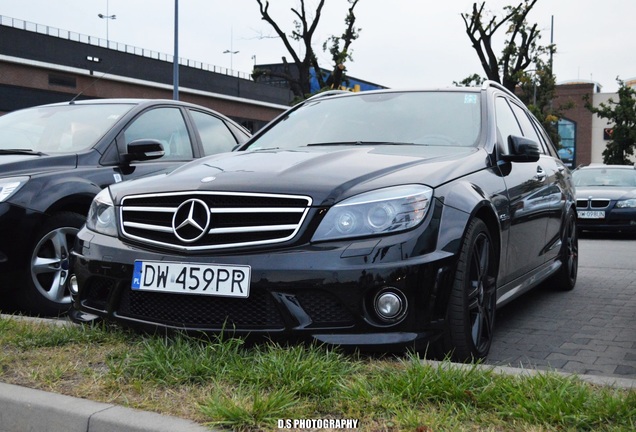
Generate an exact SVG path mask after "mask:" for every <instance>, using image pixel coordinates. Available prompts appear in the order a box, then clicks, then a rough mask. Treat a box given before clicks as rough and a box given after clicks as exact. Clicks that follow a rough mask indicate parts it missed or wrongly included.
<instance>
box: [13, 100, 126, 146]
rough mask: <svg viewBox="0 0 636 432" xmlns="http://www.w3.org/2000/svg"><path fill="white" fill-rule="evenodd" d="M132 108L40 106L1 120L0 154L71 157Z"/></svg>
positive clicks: (120, 105) (98, 137)
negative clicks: (36, 154) (71, 154)
mask: <svg viewBox="0 0 636 432" xmlns="http://www.w3.org/2000/svg"><path fill="white" fill-rule="evenodd" d="M133 106H134V105H132V104H94V105H81V104H79V105H63V106H42V107H36V108H29V109H24V110H20V111H14V112H12V113H9V114H5V115H4V116H1V117H0V150H2V151H3V153H7V152H9V151H15V152H16V153H18V152H23V153H24V152H26V151H30V152H34V153H37V152H41V153H44V154H49V153H72V152H77V151H80V150H84V149H87V148H90V147H92V146H93V145H95V143H96V142H97V141H98V140H99V139H100V138H101V137H102V136H104V134H105V133H106V132H107V131H108V130H109V129H110V128H111V127H112V126H113V125H114V124H115V122H116V121H117V120H119V119H120V118H121V117H122V116H123V115H124V114H125V113H126V112H128V111H130V110H131V109H132V108H133Z"/></svg>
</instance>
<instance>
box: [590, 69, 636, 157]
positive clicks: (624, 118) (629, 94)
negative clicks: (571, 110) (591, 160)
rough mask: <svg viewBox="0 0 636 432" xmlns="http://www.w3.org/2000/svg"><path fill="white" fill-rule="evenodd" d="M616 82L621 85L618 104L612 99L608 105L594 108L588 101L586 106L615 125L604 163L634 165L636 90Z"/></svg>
mask: <svg viewBox="0 0 636 432" xmlns="http://www.w3.org/2000/svg"><path fill="white" fill-rule="evenodd" d="M616 81H617V82H618V85H619V89H618V102H615V101H614V100H613V99H612V98H610V99H609V100H608V101H607V103H601V104H599V106H598V107H594V106H592V104H591V103H590V101H589V99H588V100H587V101H586V105H585V106H586V107H587V109H589V110H590V111H591V112H592V113H594V114H596V115H597V116H599V117H600V118H604V119H607V120H608V121H609V123H610V124H612V125H613V126H612V135H611V137H612V139H611V140H610V141H609V142H608V143H607V147H606V148H605V150H603V163H605V164H616V165H633V164H634V162H633V160H631V159H630V156H634V150H635V149H636V90H634V88H633V87H629V86H627V85H625V82H624V81H622V80H620V79H618V78H617V79H616Z"/></svg>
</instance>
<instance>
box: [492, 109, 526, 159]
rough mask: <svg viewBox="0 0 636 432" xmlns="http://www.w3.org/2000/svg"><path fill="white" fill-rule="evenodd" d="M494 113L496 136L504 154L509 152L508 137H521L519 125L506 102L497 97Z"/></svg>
mask: <svg viewBox="0 0 636 432" xmlns="http://www.w3.org/2000/svg"><path fill="white" fill-rule="evenodd" d="M495 112H496V122H497V134H498V135H499V136H498V140H499V141H500V145H501V150H502V151H503V153H504V154H507V153H508V152H509V150H508V137H509V136H510V135H516V136H522V135H523V134H522V133H521V128H520V127H519V123H518V122H517V119H516V118H515V115H514V114H513V113H512V111H511V109H510V106H509V105H508V102H507V101H506V99H505V98H503V97H498V98H497V99H496V100H495Z"/></svg>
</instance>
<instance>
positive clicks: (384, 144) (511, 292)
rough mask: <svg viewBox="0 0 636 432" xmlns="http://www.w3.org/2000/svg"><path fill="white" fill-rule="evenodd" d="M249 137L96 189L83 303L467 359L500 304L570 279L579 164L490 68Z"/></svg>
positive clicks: (121, 314) (172, 322) (313, 106)
mask: <svg viewBox="0 0 636 432" xmlns="http://www.w3.org/2000/svg"><path fill="white" fill-rule="evenodd" d="M239 150H240V151H237V152H233V153H226V154H222V155H217V156H212V157H208V158H204V159H201V160H199V161H194V162H192V163H189V164H186V165H184V166H182V167H180V168H179V169H177V170H175V171H173V172H172V173H170V174H168V175H161V176H153V177H150V178H145V179H140V180H134V181H131V182H126V183H122V184H117V185H113V186H111V187H109V188H107V189H105V190H104V191H102V192H101V193H100V194H99V195H98V196H97V197H96V198H95V200H94V201H93V204H92V205H91V210H90V214H89V218H88V221H87V224H86V227H85V228H83V229H82V230H81V231H80V232H79V234H78V237H77V243H76V248H75V249H74V251H73V257H74V258H73V260H74V263H75V266H74V271H75V275H74V276H72V283H71V286H72V293H73V298H74V304H75V307H76V308H77V309H78V310H79V311H80V312H79V313H77V314H76V315H75V317H76V319H88V318H91V317H95V316H97V317H105V318H108V319H112V320H115V321H118V322H120V323H123V324H126V325H130V326H135V327H140V328H146V329H155V330H156V329H182V330H186V331H194V332H201V331H203V332H208V333H212V334H216V333H219V332H223V331H226V332H230V333H232V334H235V335H248V334H249V335H259V334H260V335H267V336H268V337H271V338H277V337H281V338H284V339H286V340H295V339H297V338H300V339H307V340H315V341H318V342H321V343H327V344H336V345H342V346H350V347H355V348H369V349H382V350H393V349H396V348H401V349H403V348H405V347H411V348H414V349H415V350H417V351H419V352H421V353H424V352H426V351H427V350H428V352H429V353H434V354H436V355H438V356H443V355H445V354H451V355H452V358H454V359H456V360H461V361H467V360H472V359H478V358H483V357H485V356H486V355H487V353H488V350H489V348H490V345H491V341H492V337H493V328H494V327H493V326H494V321H495V309H496V307H497V306H498V305H501V304H504V303H506V302H508V301H510V300H511V299H513V298H515V297H517V296H518V295H520V294H522V293H523V292H525V291H527V290H529V289H530V288H532V287H534V286H536V285H537V284H539V283H541V282H543V281H548V280H551V282H550V283H552V284H553V285H554V287H555V288H558V289H563V290H569V289H572V288H573V287H574V284H575V282H576V274H577V262H578V261H577V249H578V246H577V237H576V233H577V230H576V213H575V201H574V190H573V187H572V183H571V175H570V172H569V170H568V169H567V168H566V167H565V166H564V164H563V163H562V162H561V161H560V160H559V158H558V157H557V153H556V150H555V148H554V147H553V145H552V143H551V142H550V141H549V139H548V137H547V135H546V133H545V132H544V130H543V129H542V128H541V126H540V125H539V123H538V122H537V121H536V120H535V119H534V118H533V117H532V116H531V114H530V113H529V112H528V111H527V110H526V109H525V108H524V106H523V104H522V103H521V102H520V101H519V100H518V99H517V98H516V97H515V96H514V95H513V94H511V93H510V92H508V91H506V90H505V89H504V88H503V87H501V86H499V85H497V84H494V83H490V82H488V83H486V84H485V85H484V86H483V87H482V88H475V89H472V88H454V89H448V90H430V91H395V90H386V91H378V92H363V93H346V94H340V93H337V94H331V93H328V94H322V95H319V96H317V97H314V98H312V99H309V100H307V101H305V102H304V103H302V104H300V105H298V106H296V107H294V108H292V109H290V110H289V111H287V112H286V113H285V114H283V115H282V116H280V117H279V118H278V119H277V120H276V121H274V122H273V123H271V124H270V125H268V127H266V128H265V129H264V130H263V131H262V132H261V133H259V134H257V135H256V136H255V137H254V138H252V139H251V140H250V141H249V142H248V143H246V144H245V145H244V146H242V147H241V148H240V149H239ZM430 342H432V344H430V346H429V343H430Z"/></svg>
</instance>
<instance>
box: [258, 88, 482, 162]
mask: <svg viewBox="0 0 636 432" xmlns="http://www.w3.org/2000/svg"><path fill="white" fill-rule="evenodd" d="M480 130H481V105H480V94H479V93H477V92H453V91H449V92H439V91H435V92H425V91H422V92H383V93H368V94H364V93H356V94H353V95H346V96H339V97H326V98H324V99H317V100H315V101H309V102H307V103H306V105H304V106H303V107H301V108H300V109H297V110H294V111H291V112H290V113H289V114H287V116H286V117H285V118H283V119H282V120H281V121H279V122H278V123H277V124H276V125H274V126H273V128H272V129H270V130H268V131H267V132H265V133H264V134H263V135H261V136H260V137H258V138H257V139H256V140H255V141H253V142H252V144H251V145H250V147H249V150H264V149H271V148H285V149H287V148H295V147H303V146H320V145H330V146H333V145H367V144H368V145H378V144H391V145H422V146H427V145H436V146H437V145H443V146H464V147H470V146H475V145H477V143H478V137H479V133H480Z"/></svg>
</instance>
